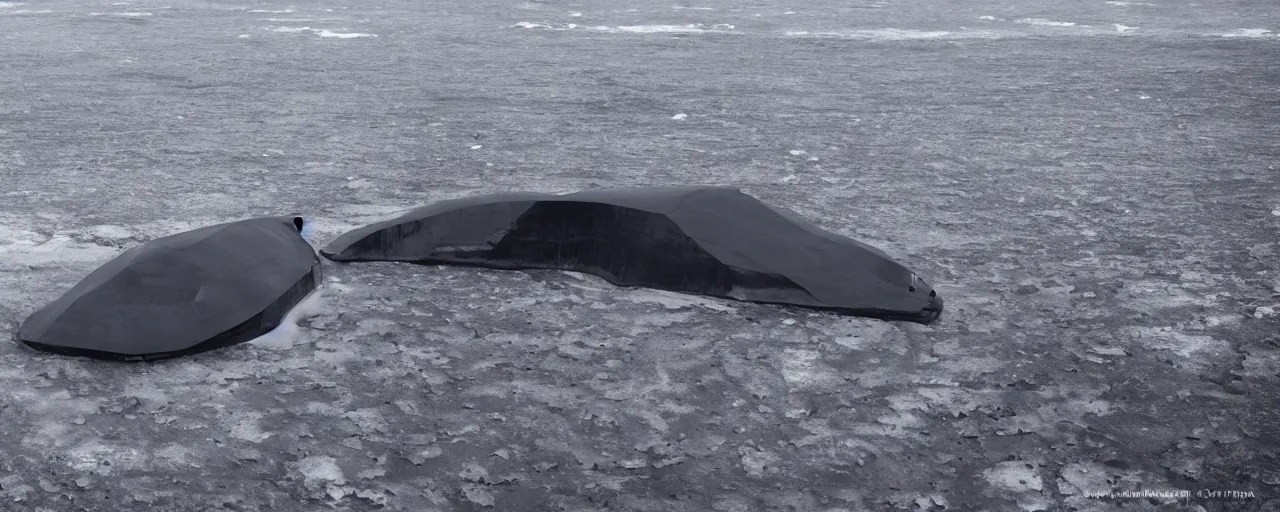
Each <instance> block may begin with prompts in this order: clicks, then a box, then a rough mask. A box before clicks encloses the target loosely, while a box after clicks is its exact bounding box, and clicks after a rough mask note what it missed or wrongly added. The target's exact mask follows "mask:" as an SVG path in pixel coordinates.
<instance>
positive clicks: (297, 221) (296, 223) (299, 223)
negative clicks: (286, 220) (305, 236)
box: [293, 217, 302, 233]
mask: <svg viewBox="0 0 1280 512" xmlns="http://www.w3.org/2000/svg"><path fill="white" fill-rule="evenodd" d="M293 227H295V228H298V232H299V233H301V232H302V217H294V218H293Z"/></svg>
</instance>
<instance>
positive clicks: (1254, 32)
mask: <svg viewBox="0 0 1280 512" xmlns="http://www.w3.org/2000/svg"><path fill="white" fill-rule="evenodd" d="M1221 35H1222V37H1280V34H1277V33H1275V32H1272V31H1270V30H1267V29H1265V28H1242V29H1237V30H1236V31H1235V32H1229V33H1226V34H1221Z"/></svg>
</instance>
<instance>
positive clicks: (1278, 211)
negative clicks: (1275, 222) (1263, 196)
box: [1271, 206, 1280, 217]
mask: <svg viewBox="0 0 1280 512" xmlns="http://www.w3.org/2000/svg"><path fill="white" fill-rule="evenodd" d="M1271 214H1272V215H1275V216H1276V217H1280V206H1277V207H1276V209H1274V210H1271Z"/></svg>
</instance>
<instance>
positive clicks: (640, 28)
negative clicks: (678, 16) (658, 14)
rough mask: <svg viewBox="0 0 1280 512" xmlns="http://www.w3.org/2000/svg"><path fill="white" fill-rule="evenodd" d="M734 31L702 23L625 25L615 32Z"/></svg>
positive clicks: (693, 32)
mask: <svg viewBox="0 0 1280 512" xmlns="http://www.w3.org/2000/svg"><path fill="white" fill-rule="evenodd" d="M733 29H734V26H733V25H711V26H710V27H708V26H706V25H703V24H701V23H696V24H690V25H624V26H620V27H617V28H615V29H613V30H614V31H617V32H629V33H633V34H704V33H707V32H724V31H728V30H733Z"/></svg>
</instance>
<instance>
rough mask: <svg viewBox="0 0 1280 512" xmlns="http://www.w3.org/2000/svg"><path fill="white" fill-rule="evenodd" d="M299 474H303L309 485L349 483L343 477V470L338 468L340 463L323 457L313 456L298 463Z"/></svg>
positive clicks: (331, 458)
mask: <svg viewBox="0 0 1280 512" xmlns="http://www.w3.org/2000/svg"><path fill="white" fill-rule="evenodd" d="M298 473H300V474H302V478H304V479H305V480H306V482H307V483H308V484H325V483H334V484H338V485H342V484H345V483H346V482H347V479H346V477H344V476H343V475H342V468H339V467H338V461H337V460H336V459H334V458H333V457H328V456H323V455H313V456H310V457H307V458H305V459H302V460H301V461H298Z"/></svg>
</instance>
